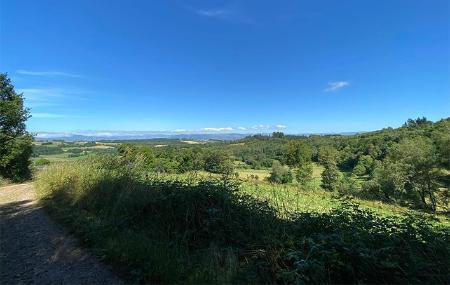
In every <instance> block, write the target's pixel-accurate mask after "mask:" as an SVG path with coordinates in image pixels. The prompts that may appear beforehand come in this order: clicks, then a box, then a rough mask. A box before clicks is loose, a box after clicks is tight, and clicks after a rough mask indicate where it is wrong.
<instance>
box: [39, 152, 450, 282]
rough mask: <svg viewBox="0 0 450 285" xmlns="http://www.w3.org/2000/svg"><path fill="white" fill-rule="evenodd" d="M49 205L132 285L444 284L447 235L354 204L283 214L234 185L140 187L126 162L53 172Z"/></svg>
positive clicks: (47, 185)
mask: <svg viewBox="0 0 450 285" xmlns="http://www.w3.org/2000/svg"><path fill="white" fill-rule="evenodd" d="M36 187H37V189H38V194H39V197H40V198H41V201H42V203H43V205H45V206H46V208H47V209H48V210H49V211H50V213H52V214H53V215H54V216H55V217H58V218H59V219H60V220H61V221H63V222H65V223H66V224H67V225H68V226H70V227H71V229H72V230H74V232H75V233H76V234H78V235H79V236H80V237H81V240H83V241H85V242H86V243H87V244H88V245H90V246H91V247H92V248H93V250H94V252H96V253H97V254H99V255H101V257H102V258H104V259H105V260H107V261H109V262H111V263H112V264H113V265H115V267H116V269H117V270H120V271H121V272H123V273H124V274H125V275H126V276H128V278H130V280H129V281H130V282H136V283H216V284H217V283H272V284H273V283H282V284H291V283H295V284H301V283H424V282H425V283H446V282H447V281H448V274H449V266H448V265H449V262H448V261H449V258H450V255H449V247H448V244H449V243H450V232H449V229H448V227H447V228H444V227H442V228H440V227H437V226H433V225H432V223H431V222H430V221H428V220H427V219H426V218H425V217H422V216H411V215H407V216H405V217H403V218H394V217H388V218H382V217H379V216H377V215H375V214H373V213H372V212H370V211H365V210H361V209H359V208H358V207H357V206H356V205H354V204H352V203H351V202H347V201H343V202H342V204H341V206H340V207H338V208H336V209H334V210H332V211H331V212H329V213H292V216H291V217H290V218H289V219H282V218H280V216H279V213H278V212H277V211H276V210H275V209H274V208H272V207H271V206H269V205H268V204H267V203H266V202H262V201H259V200H256V199H255V198H252V197H250V196H246V195H242V194H240V193H239V191H238V190H239V185H237V184H235V183H234V182H232V181H229V180H227V181H220V180H200V181H193V182H187V181H183V180H168V179H162V178H158V179H157V178H154V177H150V178H146V179H145V178H143V177H142V176H141V174H140V173H139V172H136V171H135V169H134V168H133V167H132V166H130V165H129V164H127V163H124V161H123V160H121V159H120V158H115V157H110V158H101V157H99V158H88V159H87V160H86V161H76V162H71V163H62V164H55V165H50V166H49V167H48V168H46V169H45V170H43V171H42V172H40V173H39V176H38V179H37V182H36Z"/></svg>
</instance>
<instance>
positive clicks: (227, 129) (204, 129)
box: [200, 127, 234, 132]
mask: <svg viewBox="0 0 450 285" xmlns="http://www.w3.org/2000/svg"><path fill="white" fill-rule="evenodd" d="M200 130H201V131H204V132H231V131H233V130H234V129H233V128H232V127H226V128H202V129H200Z"/></svg>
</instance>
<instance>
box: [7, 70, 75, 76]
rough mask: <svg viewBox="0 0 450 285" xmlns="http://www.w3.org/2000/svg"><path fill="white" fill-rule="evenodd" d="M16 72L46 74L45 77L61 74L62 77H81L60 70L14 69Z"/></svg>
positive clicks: (35, 74)
mask: <svg viewBox="0 0 450 285" xmlns="http://www.w3.org/2000/svg"><path fill="white" fill-rule="evenodd" d="M16 73H17V74H21V75H29V76H46V77H55V76H62V77H73V78H80V77H82V76H81V75H79V74H73V73H68V72H62V71H30V70H24V69H19V70H17V71H16Z"/></svg>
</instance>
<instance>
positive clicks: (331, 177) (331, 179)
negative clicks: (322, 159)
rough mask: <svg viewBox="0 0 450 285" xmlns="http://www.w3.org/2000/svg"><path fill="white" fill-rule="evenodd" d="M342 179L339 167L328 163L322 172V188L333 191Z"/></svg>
mask: <svg viewBox="0 0 450 285" xmlns="http://www.w3.org/2000/svg"><path fill="white" fill-rule="evenodd" d="M340 179H341V172H340V171H339V169H338V167H337V166H336V164H335V163H333V162H331V161H330V162H327V163H326V164H325V169H324V170H323V172H322V187H323V189H325V190H328V191H333V190H336V189H337V188H338V186H339V181H340Z"/></svg>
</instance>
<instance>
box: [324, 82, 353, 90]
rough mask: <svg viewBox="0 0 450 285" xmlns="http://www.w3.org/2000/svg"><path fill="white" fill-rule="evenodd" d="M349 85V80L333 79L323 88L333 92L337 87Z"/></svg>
mask: <svg viewBox="0 0 450 285" xmlns="http://www.w3.org/2000/svg"><path fill="white" fill-rule="evenodd" d="M349 85H350V82H348V81H333V82H328V87H327V88H325V92H333V91H337V90H339V89H342V88H344V87H347V86H349Z"/></svg>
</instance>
